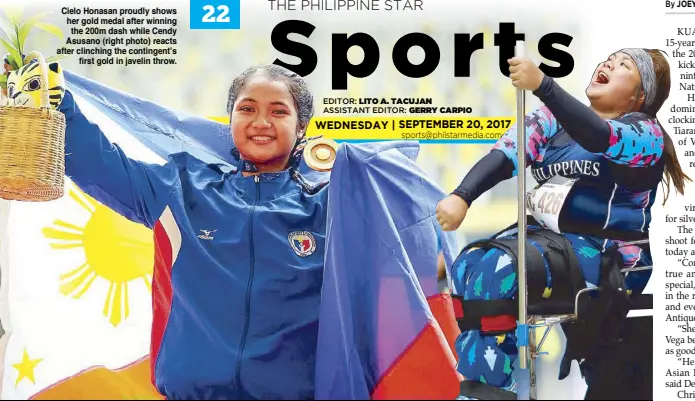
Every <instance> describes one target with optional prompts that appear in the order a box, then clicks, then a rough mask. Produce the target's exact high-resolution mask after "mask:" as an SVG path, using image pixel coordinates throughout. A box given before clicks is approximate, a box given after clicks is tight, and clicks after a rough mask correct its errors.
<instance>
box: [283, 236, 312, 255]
mask: <svg viewBox="0 0 695 401" xmlns="http://www.w3.org/2000/svg"><path fill="white" fill-rule="evenodd" d="M287 239H288V240H289V242H290V246H291V247H292V249H293V250H294V253H296V254H297V255H299V256H301V257H306V256H309V255H311V254H312V253H314V251H316V239H315V238H314V235H313V234H312V233H310V232H308V231H293V232H291V233H290V235H289V236H288V237H287Z"/></svg>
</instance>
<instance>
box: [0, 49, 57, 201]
mask: <svg viewBox="0 0 695 401" xmlns="http://www.w3.org/2000/svg"><path fill="white" fill-rule="evenodd" d="M34 58H36V59H37V60H38V61H39V67H40V68H41V89H40V90H41V105H40V107H38V108H37V107H23V106H2V107H0V198H2V199H7V200H18V201H29V202H45V201H50V200H55V199H58V198H60V197H62V196H63V193H64V190H63V186H64V176H65V116H64V115H63V114H62V113H61V112H59V111H55V110H52V109H51V106H50V104H49V102H48V66H47V65H46V60H45V59H44V57H43V55H41V53H38V52H33V53H30V54H29V55H27V57H26V58H25V59H24V64H26V63H27V62H29V61H31V60H32V59H34Z"/></svg>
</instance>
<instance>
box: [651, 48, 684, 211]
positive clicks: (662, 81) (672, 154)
mask: <svg viewBox="0 0 695 401" xmlns="http://www.w3.org/2000/svg"><path fill="white" fill-rule="evenodd" d="M647 53H649V56H650V57H651V58H652V62H653V63H654V75H656V96H655V97H654V102H653V104H652V105H651V107H649V109H645V110H644V112H645V113H646V114H648V115H650V116H653V117H656V113H657V112H658V111H659V110H660V109H661V106H663V104H664V102H666V99H668V96H669V93H670V92H671V67H670V66H669V64H668V60H666V58H665V57H664V56H663V54H661V51H659V50H656V49H650V50H647ZM659 125H661V123H659ZM661 130H662V131H663V133H664V155H663V158H664V166H665V171H664V179H663V180H662V182H663V183H664V184H665V186H666V188H665V189H664V203H663V204H664V205H665V204H666V200H667V199H668V195H669V193H670V192H671V183H673V186H674V187H675V188H676V191H677V192H678V193H680V194H681V195H683V194H684V192H685V182H686V181H691V182H692V179H691V178H690V177H688V176H687V175H686V174H685V172H684V171H683V169H682V168H681V165H680V163H679V162H678V154H677V153H676V148H675V147H674V146H673V141H672V140H671V137H670V136H669V134H668V133H667V132H666V130H665V129H664V127H663V126H661Z"/></svg>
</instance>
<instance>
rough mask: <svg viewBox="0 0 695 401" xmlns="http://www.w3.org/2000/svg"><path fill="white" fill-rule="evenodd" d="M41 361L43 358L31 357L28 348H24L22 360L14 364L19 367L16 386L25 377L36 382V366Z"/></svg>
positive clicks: (16, 367)
mask: <svg viewBox="0 0 695 401" xmlns="http://www.w3.org/2000/svg"><path fill="white" fill-rule="evenodd" d="M41 361H43V359H29V353H27V349H26V348H24V355H22V361H21V362H19V363H15V364H14V365H12V366H13V367H14V368H15V369H17V372H18V375H17V381H16V382H15V385H14V386H15V387H17V386H18V385H19V382H20V381H22V379H24V378H27V379H28V380H29V381H31V382H32V383H34V384H36V381H35V379H34V368H36V365H38V364H39V362H41Z"/></svg>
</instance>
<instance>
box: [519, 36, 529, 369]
mask: <svg viewBox="0 0 695 401" xmlns="http://www.w3.org/2000/svg"><path fill="white" fill-rule="evenodd" d="M516 56H517V57H525V56H526V51H525V48H524V42H517V43H516ZM525 100H526V99H525V92H524V90H523V89H517V90H516V126H517V135H518V139H517V146H516V148H517V165H518V168H517V177H516V179H517V186H518V195H519V197H518V213H519V219H518V220H519V221H518V226H517V227H518V231H519V233H518V244H519V251H518V260H517V265H518V269H517V271H518V280H519V286H518V287H519V296H518V301H519V325H518V333H517V339H518V340H519V344H518V346H519V368H521V369H526V368H527V364H528V333H529V331H528V325H527V323H528V318H527V316H526V302H527V296H526V288H527V285H526V125H525V124H524V120H525V118H526V101H525Z"/></svg>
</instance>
